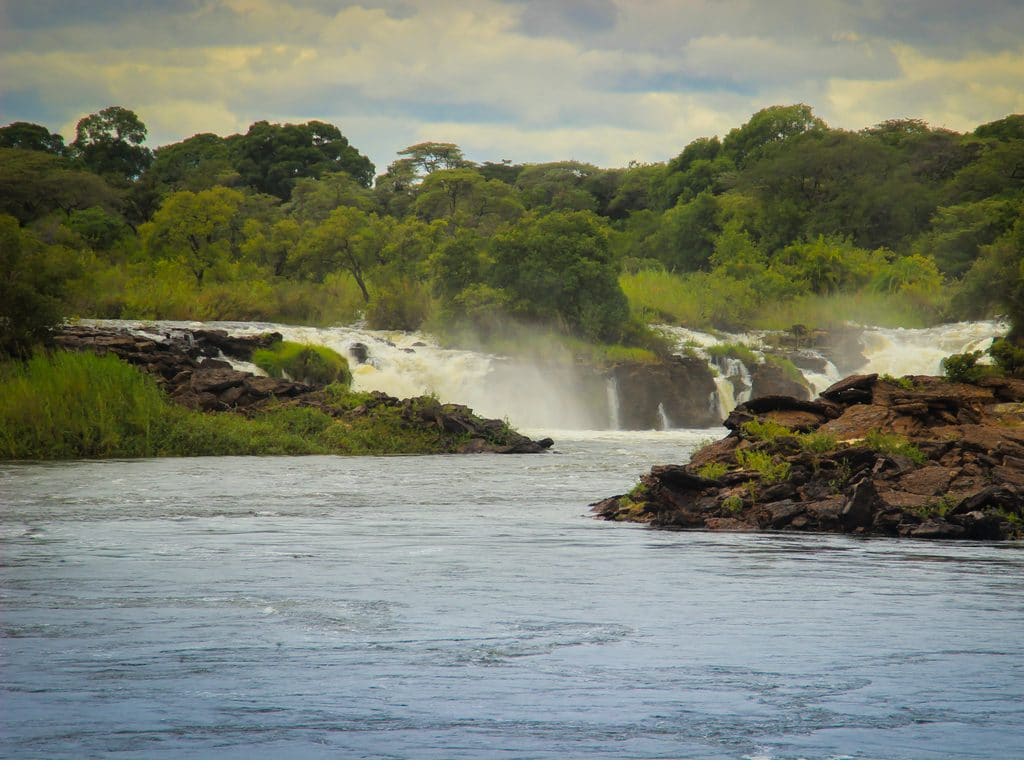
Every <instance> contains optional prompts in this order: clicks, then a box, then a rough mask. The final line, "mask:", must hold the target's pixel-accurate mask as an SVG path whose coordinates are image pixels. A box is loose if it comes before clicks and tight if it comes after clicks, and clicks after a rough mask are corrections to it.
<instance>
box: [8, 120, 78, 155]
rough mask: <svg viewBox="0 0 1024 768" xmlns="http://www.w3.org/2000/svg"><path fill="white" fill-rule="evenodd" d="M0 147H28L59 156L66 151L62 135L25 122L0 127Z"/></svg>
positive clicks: (35, 150)
mask: <svg viewBox="0 0 1024 768" xmlns="http://www.w3.org/2000/svg"><path fill="white" fill-rule="evenodd" d="M0 148H6V149H28V150H32V151H33V152H48V153H50V154H51V155H60V156H63V155H65V154H66V153H67V147H65V146H64V137H63V136H61V135H60V134H59V133H50V132H49V131H48V130H47V129H46V128H45V127H43V126H41V125H36V124H35V123H25V122H17V123H11V124H10V125H5V126H4V127H3V128H0Z"/></svg>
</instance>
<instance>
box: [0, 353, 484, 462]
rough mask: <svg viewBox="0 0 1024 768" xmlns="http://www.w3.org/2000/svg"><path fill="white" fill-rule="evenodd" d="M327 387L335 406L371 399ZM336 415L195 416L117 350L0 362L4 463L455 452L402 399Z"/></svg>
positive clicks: (452, 439)
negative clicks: (406, 412) (410, 414)
mask: <svg viewBox="0 0 1024 768" xmlns="http://www.w3.org/2000/svg"><path fill="white" fill-rule="evenodd" d="M346 390H347V387H346V386H345V385H344V384H335V385H332V387H330V388H329V391H330V392H331V394H333V395H336V396H337V397H339V398H341V400H339V401H338V402H337V403H334V405H337V406H342V407H345V408H350V409H355V408H356V407H357V406H358V405H361V404H364V403H365V402H367V400H368V399H369V398H370V397H371V396H370V395H367V394H365V393H357V392H348V391H346ZM355 413H356V414H358V415H352V416H349V417H344V418H332V417H331V416H329V415H327V414H326V413H324V412H323V411H320V410H318V409H316V408H306V407H296V406H288V405H281V406H279V407H277V408H272V409H269V410H267V411H266V412H263V413H260V414H258V415H257V416H255V417H254V418H246V417H244V416H242V415H240V414H236V413H199V412H196V411H190V410H188V409H186V408H183V407H181V406H178V405H174V404H173V403H171V402H170V401H169V400H168V399H167V397H166V395H165V394H164V393H163V392H162V391H161V390H160V388H159V387H158V386H157V384H156V382H155V380H153V379H152V378H151V377H149V376H148V375H146V374H145V373H143V372H142V371H139V370H138V369H136V368H134V367H132V366H130V365H129V364H127V363H125V362H122V361H121V360H119V359H117V358H116V357H113V356H106V355H95V354H92V353H77V352H63V351H60V352H54V353H53V354H46V355H42V354H40V355H37V356H35V357H33V358H31V359H30V360H28V361H27V362H24V363H20V362H12V361H9V362H6V363H2V364H0V460H11V459H108V458H145V457H153V456H225V455H236V456H246V455H302V454H323V453H332V454H362V455H378V454H422V453H439V452H447V451H453V450H456V449H458V447H459V446H460V445H461V443H463V442H465V440H466V439H468V436H467V435H451V434H447V433H444V432H442V431H440V430H439V429H437V428H436V427H435V426H432V425H431V424H428V423H426V422H423V421H422V420H419V421H416V420H413V421H410V420H409V419H406V418H404V416H403V414H402V407H401V406H381V407H376V408H373V409H372V412H366V409H359V410H357V411H355Z"/></svg>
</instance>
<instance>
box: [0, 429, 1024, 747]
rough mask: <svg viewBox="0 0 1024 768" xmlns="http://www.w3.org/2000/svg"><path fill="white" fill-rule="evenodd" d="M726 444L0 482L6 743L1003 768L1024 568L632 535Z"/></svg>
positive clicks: (127, 470)
mask: <svg viewBox="0 0 1024 768" xmlns="http://www.w3.org/2000/svg"><path fill="white" fill-rule="evenodd" d="M719 434H721V432H714V431H708V432H700V431H686V430H679V431H673V432H661V433H556V434H554V435H553V437H555V439H556V449H557V452H554V453H549V454H544V455H537V456H444V457H392V458H348V457H301V458H203V459H159V460H143V461H107V462H54V463H11V464H2V465H0V547H2V549H0V562H2V566H3V567H2V568H0V609H2V614H0V623H2V630H3V631H2V637H0V651H2V654H0V664H2V666H0V669H2V673H0V678H2V689H0V756H2V757H8V758H10V757H19V758H58V757H59V758H369V757H373V758H620V757H630V758H742V757H756V758H830V757H858V758H1007V757H1014V758H1021V757H1024V728H1022V727H1021V723H1022V721H1024V697H1022V696H1021V691H1022V690H1024V654H1022V651H1024V601H1022V599H1021V598H1022V596H1024V549H1022V547H1021V546H1020V545H1017V544H1013V543H1006V544H990V543H986V544H973V543H937V542H918V541H895V540H887V539H864V538H855V537H849V536H817V535H750V534H728V533H696V532H690V533H687V532H668V531H653V530H649V529H647V528H645V527H642V526H635V525H629V524H613V523H607V522H601V521H597V520H594V519H592V518H591V517H590V516H589V515H588V508H587V503H588V502H590V501H594V500H597V499H600V498H602V497H604V496H607V495H610V494H612V493H620V492H622V491H624V490H626V489H628V488H629V487H630V486H631V485H632V484H633V482H635V480H636V478H637V476H638V475H639V474H640V473H641V472H643V471H644V470H646V469H648V468H649V467H650V466H651V465H652V464H655V463H664V462H667V461H682V460H684V459H685V458H686V456H687V455H688V453H689V452H690V451H691V450H692V449H693V447H694V446H695V445H696V444H697V443H698V441H700V440H702V439H706V438H708V437H716V436H718V435H719Z"/></svg>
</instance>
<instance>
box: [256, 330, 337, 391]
mask: <svg viewBox="0 0 1024 768" xmlns="http://www.w3.org/2000/svg"><path fill="white" fill-rule="evenodd" d="M252 361H253V362H254V363H255V364H256V365H258V366H259V367H260V368H262V369H263V370H264V371H266V372H267V373H268V374H270V375H271V376H279V377H280V376H286V375H287V376H290V377H291V378H292V379H295V380H298V381H304V382H306V383H307V384H331V383H335V382H337V383H340V384H342V385H344V386H351V384H352V372H351V371H350V370H349V367H348V361H347V360H345V358H344V357H342V356H341V355H340V354H338V353H337V352H335V351H334V350H333V349H329V348H328V347H321V346H316V345H312V344H299V343H297V342H293V341H279V342H277V343H276V344H274V345H272V346H271V347H270V348H269V349H260V350H257V351H256V352H254V353H253V356H252Z"/></svg>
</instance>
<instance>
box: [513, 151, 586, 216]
mask: <svg viewBox="0 0 1024 768" xmlns="http://www.w3.org/2000/svg"><path fill="white" fill-rule="evenodd" d="M599 172H600V169H599V168H598V167H597V166H595V165H591V164H590V163H579V162H576V161H565V162H557V163H538V164H535V165H527V166H524V167H523V170H522V171H520V173H519V176H518V177H517V178H516V189H518V190H519V194H520V196H521V198H522V201H523V205H525V206H526V208H527V209H529V210H536V211H537V212H539V213H547V212H550V211H596V210H597V207H598V199H597V196H596V195H594V194H593V192H591V191H590V189H588V181H589V180H590V179H591V178H592V177H594V176H595V175H596V174H598V173H599Z"/></svg>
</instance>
